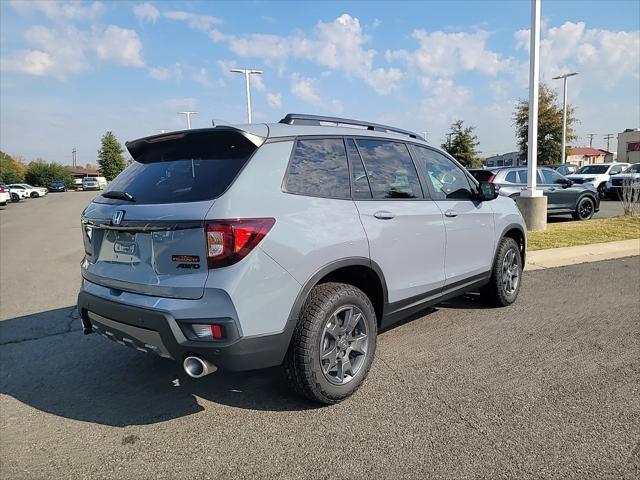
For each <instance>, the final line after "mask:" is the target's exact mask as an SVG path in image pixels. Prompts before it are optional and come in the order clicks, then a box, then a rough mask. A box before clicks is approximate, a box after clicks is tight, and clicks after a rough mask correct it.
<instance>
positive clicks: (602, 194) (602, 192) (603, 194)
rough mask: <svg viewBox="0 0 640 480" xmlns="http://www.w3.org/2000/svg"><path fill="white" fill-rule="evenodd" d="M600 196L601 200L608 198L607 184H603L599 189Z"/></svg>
mask: <svg viewBox="0 0 640 480" xmlns="http://www.w3.org/2000/svg"><path fill="white" fill-rule="evenodd" d="M598 196H599V197H600V199H603V198H605V197H606V196H607V184H606V183H601V184H600V186H599V187H598Z"/></svg>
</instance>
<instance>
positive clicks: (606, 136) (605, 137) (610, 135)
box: [604, 133, 614, 152]
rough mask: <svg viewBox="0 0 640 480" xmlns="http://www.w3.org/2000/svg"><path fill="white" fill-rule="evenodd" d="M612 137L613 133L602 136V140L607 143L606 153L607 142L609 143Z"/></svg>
mask: <svg viewBox="0 0 640 480" xmlns="http://www.w3.org/2000/svg"><path fill="white" fill-rule="evenodd" d="M613 137H614V135H613V133H607V134H606V135H605V136H604V139H605V140H606V141H607V152H608V151H609V142H610V141H611V139H612V138H613Z"/></svg>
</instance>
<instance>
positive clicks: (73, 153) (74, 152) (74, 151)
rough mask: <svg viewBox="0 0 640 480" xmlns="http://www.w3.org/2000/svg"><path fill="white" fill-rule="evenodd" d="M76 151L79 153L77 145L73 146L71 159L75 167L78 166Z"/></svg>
mask: <svg viewBox="0 0 640 480" xmlns="http://www.w3.org/2000/svg"><path fill="white" fill-rule="evenodd" d="M76 153H77V150H76V147H73V150H71V159H72V163H73V166H74V167H75V166H76V161H77V157H76Z"/></svg>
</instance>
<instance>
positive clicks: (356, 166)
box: [346, 138, 372, 198]
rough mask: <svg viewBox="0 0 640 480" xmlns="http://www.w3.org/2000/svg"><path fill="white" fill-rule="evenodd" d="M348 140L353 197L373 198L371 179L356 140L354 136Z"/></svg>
mask: <svg viewBox="0 0 640 480" xmlns="http://www.w3.org/2000/svg"><path fill="white" fill-rule="evenodd" d="M346 142H347V157H349V162H350V163H351V185H352V189H351V191H352V192H353V198H371V197H372V196H371V187H370V186H369V179H368V178H367V172H366V171H365V169H364V165H363V164H362V159H361V158H360V154H359V153H358V149H357V148H356V142H354V141H353V139H352V138H349V139H347V140H346Z"/></svg>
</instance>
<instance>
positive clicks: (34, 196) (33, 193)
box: [29, 192, 40, 198]
mask: <svg viewBox="0 0 640 480" xmlns="http://www.w3.org/2000/svg"><path fill="white" fill-rule="evenodd" d="M29 196H30V197H31V198H38V197H39V196H40V195H38V194H37V193H36V192H31V195H29Z"/></svg>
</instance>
